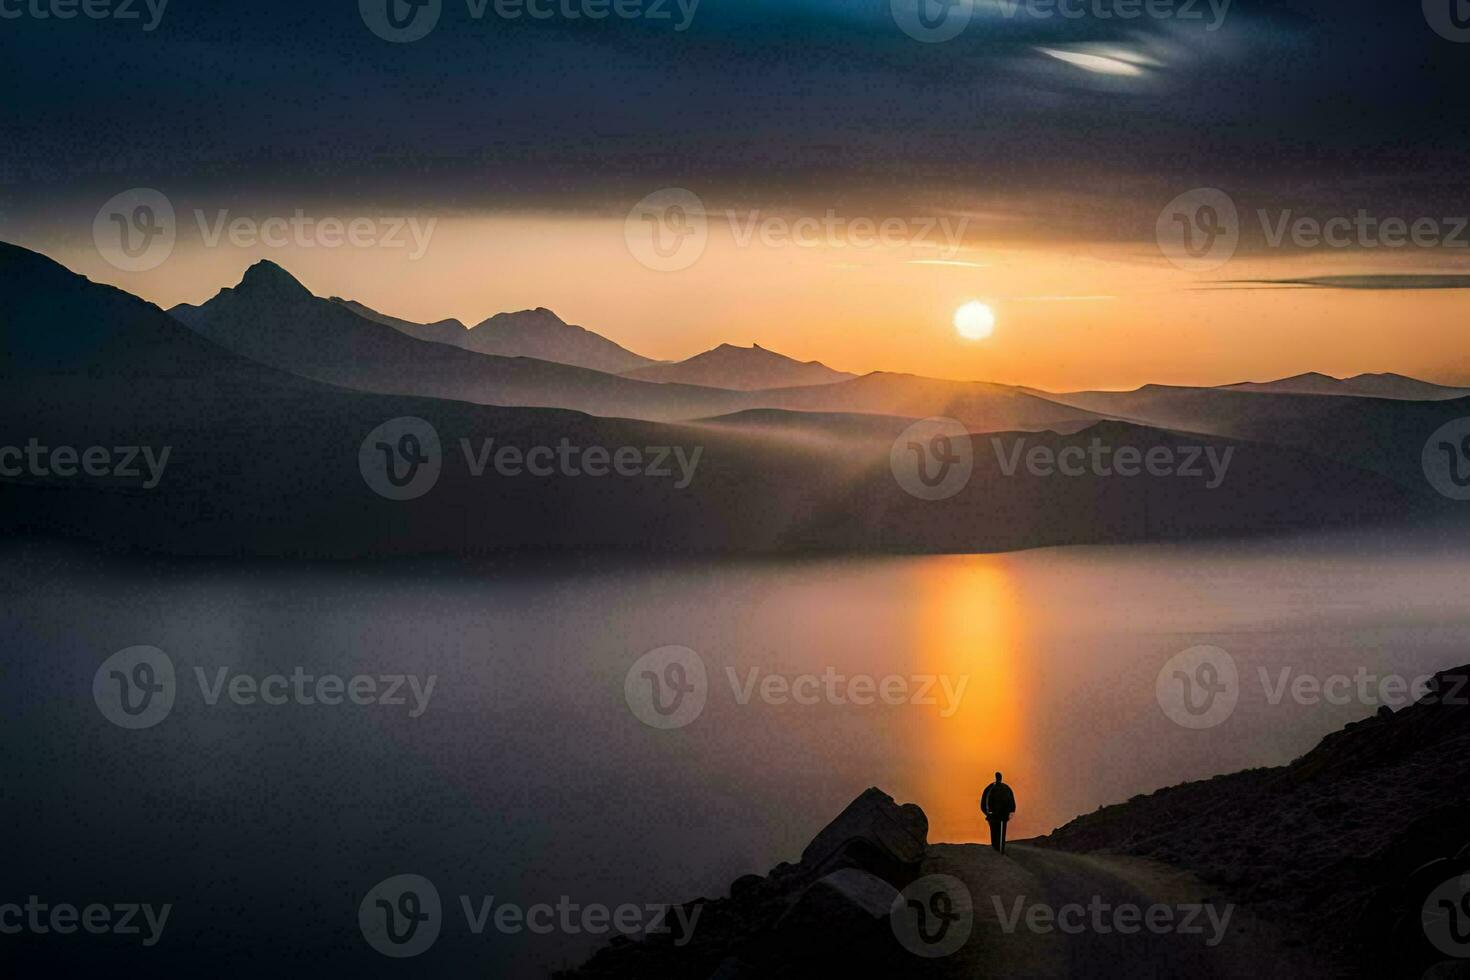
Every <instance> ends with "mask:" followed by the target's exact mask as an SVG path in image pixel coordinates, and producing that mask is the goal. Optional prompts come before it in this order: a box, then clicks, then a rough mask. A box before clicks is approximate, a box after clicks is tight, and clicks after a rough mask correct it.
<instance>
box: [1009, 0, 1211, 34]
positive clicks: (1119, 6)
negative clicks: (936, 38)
mask: <svg viewBox="0 0 1470 980" xmlns="http://www.w3.org/2000/svg"><path fill="white" fill-rule="evenodd" d="M1231 2H1232V0H995V6H996V8H997V9H999V11H1000V15H1001V16H1002V17H1004V18H1006V19H1007V20H1012V19H1014V18H1016V17H1017V16H1021V17H1023V18H1026V19H1030V20H1102V21H1111V20H1118V21H1134V20H1178V21H1203V22H1204V26H1205V30H1206V31H1211V32H1213V31H1218V30H1219V29H1220V28H1221V26H1223V25H1224V23H1225V17H1226V15H1227V14H1229V13H1230V4H1231Z"/></svg>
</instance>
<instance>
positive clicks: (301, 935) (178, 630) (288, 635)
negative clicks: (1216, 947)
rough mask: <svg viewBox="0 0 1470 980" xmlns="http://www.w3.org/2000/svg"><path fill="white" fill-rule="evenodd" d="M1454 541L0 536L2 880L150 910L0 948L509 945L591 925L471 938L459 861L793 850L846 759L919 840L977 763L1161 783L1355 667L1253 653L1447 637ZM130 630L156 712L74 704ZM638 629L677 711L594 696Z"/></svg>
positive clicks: (645, 866)
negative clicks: (649, 557) (336, 558)
mask: <svg viewBox="0 0 1470 980" xmlns="http://www.w3.org/2000/svg"><path fill="white" fill-rule="evenodd" d="M1467 557H1470V549H1461V548H1460V547H1458V546H1457V545H1456V544H1454V543H1447V542H1444V541H1435V542H1403V541H1396V542H1387V543H1385V542H1384V541H1381V540H1367V539H1342V538H1339V539H1319V540H1313V541H1308V542H1302V541H1277V542H1271V543H1265V544H1252V545H1211V546H1208V547H1176V546H1159V547H1130V548H1109V549H1058V550H1049V551H1040V552H1031V553H1025V554H1019V555H1004V556H972V557H939V558H916V559H884V560H861V561H859V560H844V561H821V562H815V561H813V562H787V563H770V564H760V563H722V564H677V565H654V566H650V565H614V564H610V563H605V562H603V563H595V564H590V565H582V566H578V567H576V568H573V569H556V570H548V569H539V570H530V571H527V570H524V569H519V570H511V569H508V568H503V567H498V566H489V565H487V566H473V567H471V566H464V565H456V564H452V563H442V564H415V565H400V566H377V567H374V568H371V569H368V570H363V569H361V568H359V567H346V566H342V567H335V566H312V567H309V568H302V567H299V566H295V567H293V566H277V565H272V566H266V565H258V566H248V567H244V568H239V567H236V568H231V567H228V566H222V565H218V564H207V565H206V564H193V565H182V566H180V565H175V566H165V565H153V564H145V565H137V564H131V563H130V564H126V565H124V564H114V563H110V562H104V561H101V560H98V559H94V558H90V557H82V556H79V555H77V554H75V553H71V552H66V551H63V550H60V549H51V548H36V547H28V548H19V547H15V548H11V549H10V550H9V551H8V552H6V553H4V554H3V555H0V585H3V588H4V590H5V594H6V596H7V600H8V601H7V603H6V605H5V611H4V613H3V619H0V657H3V659H0V667H3V676H0V739H3V744H4V747H5V749H4V753H5V768H4V779H3V785H0V801H3V807H4V813H3V816H4V823H5V825H6V826H7V828H8V832H7V835H6V838H5V853H4V855H3V865H4V867H5V874H4V878H3V880H0V889H3V891H4V894H0V903H3V902H6V901H24V900H25V898H26V896H28V895H31V894H36V895H38V896H40V897H41V898H42V900H45V901H50V902H72V903H75V904H77V905H84V904H86V903H89V902H129V901H144V902H152V903H155V904H159V903H162V902H166V901H167V902H172V903H173V905H174V910H173V912H172V914H171V917H170V919H169V922H168V925H167V928H166V931H165V933H164V938H163V940H162V942H161V943H160V944H159V945H158V946H157V947H156V948H154V949H149V950H143V949H139V948H138V944H137V943H136V942H124V941H121V940H117V939H114V938H112V937H90V936H80V935H78V936H70V937H59V936H48V937H22V938H21V939H17V940H15V941H12V942H7V943H0V956H6V957H10V958H11V965H12V967H14V968H16V970H17V972H19V973H20V975H40V970H39V968H38V967H37V964H39V963H42V962H46V963H49V964H52V965H53V966H54V965H55V964H57V963H58V962H59V963H64V964H65V963H70V964H72V965H76V966H86V965H90V964H94V963H96V962H98V961H99V959H100V957H102V956H104V955H105V956H109V957H113V958H112V959H110V960H109V961H108V962H109V963H111V964H112V965H113V967H114V968H124V969H131V968H133V967H137V968H139V969H146V968H150V967H151V968H158V969H160V971H161V972H162V971H169V970H170V969H171V968H174V967H180V966H189V967H196V968H197V967H207V968H208V969H209V970H210V971H211V973H213V974H215V975H259V974H260V973H261V972H263V971H266V970H270V971H271V972H275V973H278V974H281V975H292V976H297V975H309V974H313V973H318V974H320V971H322V970H327V969H330V970H332V971H333V973H337V972H344V971H345V970H348V969H350V970H352V971H353V972H354V973H358V974H365V975H382V976H429V975H434V976H441V975H449V974H451V973H453V974H454V975H464V976H469V975H476V976H520V975H532V976H534V975H537V974H538V972H539V971H542V970H544V969H545V968H547V967H548V966H557V965H567V964H569V963H571V962H574V961H576V960H577V959H579V958H580V957H581V956H582V955H583V954H585V952H587V950H588V949H589V948H591V947H592V946H594V945H596V944H597V943H599V942H600V941H601V940H589V939H588V938H587V937H585V936H573V937H567V936H562V935H552V936H533V935H529V934H526V933H522V934H519V935H508V934H503V933H500V932H497V931H495V929H494V928H493V926H492V927H491V928H490V929H488V930H487V931H486V932H485V933H484V934H482V935H475V934H473V933H472V932H470V930H469V929H468V928H467V927H466V925H465V921H464V917H463V914H462V913H461V911H460V908H459V896H460V895H470V896H473V897H474V901H475V902H476V903H478V902H479V901H480V900H481V899H482V898H483V897H484V896H489V895H493V896H496V902H497V903H501V902H512V903H516V904H518V905H521V906H527V905H531V904H533V903H536V902H542V901H550V902H553V903H555V902H556V901H557V900H558V899H559V898H560V897H561V896H567V897H568V898H569V899H570V900H571V901H573V902H577V903H579V904H581V905H586V904H588V903H604V904H607V905H610V906H616V905H618V904H623V903H646V902H661V901H671V900H684V899H688V898H693V897H695V896H697V895H701V894H704V895H710V896H714V895H718V894H720V893H722V892H723V889H724V886H725V885H726V884H727V883H728V882H729V881H730V880H731V879H732V878H734V877H736V876H738V875H740V874H743V873H746V872H751V871H757V872H763V871H765V870H766V869H767V868H769V867H770V866H771V865H773V864H775V863H776V862H778V861H781V860H794V859H795V858H796V857H797V856H798V855H799V853H800V849H801V847H802V846H803V845H804V844H805V842H806V841H807V840H808V839H809V838H810V837H811V836H812V834H813V833H814V832H815V831H816V830H818V829H819V828H820V827H821V826H822V824H823V823H824V822H825V821H826V820H827V819H828V818H830V817H831V816H832V815H834V814H835V813H836V812H837V811H838V810H839V809H841V807H842V806H843V805H844V804H845V803H846V802H847V801H848V800H849V799H851V798H852V797H853V796H855V795H856V794H857V793H858V792H860V791H861V790H862V789H863V788H865V787H867V786H869V785H877V786H881V787H882V788H883V789H885V790H887V791H888V792H889V793H892V794H893V795H894V796H895V797H896V798H897V799H899V800H900V801H913V802H917V803H919V804H921V805H922V806H923V807H924V809H925V811H926V812H927V813H928V814H929V817H930V822H931V832H930V837H931V839H932V840H946V841H962V840H978V839H983V824H982V823H981V822H980V821H979V818H978V811H977V807H976V800H977V799H978V796H979V793H980V790H981V788H982V786H983V784H984V782H985V781H987V780H988V778H989V775H990V773H991V772H992V771H993V770H995V769H997V768H1000V769H1004V770H1005V772H1006V776H1007V781H1008V782H1010V783H1011V784H1012V785H1013V786H1014V787H1015V788H1016V791H1017V795H1018V797H1019V803H1020V811H1019V812H1018V814H1017V816H1016V820H1015V822H1014V824H1013V828H1012V836H1013V838H1018V837H1024V836H1030V835H1033V834H1037V833H1045V832H1046V831H1048V830H1050V829H1051V828H1052V827H1054V826H1056V825H1057V824H1059V823H1062V822H1065V821H1066V820H1068V819H1070V818H1071V817H1073V816H1076V815H1077V814H1079V813H1084V812H1087V811H1090V810H1092V809H1094V808H1096V807H1097V806H1099V805H1100V804H1105V803H1111V802H1118V801H1121V800H1124V799H1126V798H1127V797H1129V796H1131V795H1133V794H1135V793H1139V792H1144V791H1148V790H1152V789H1155V788H1157V787H1160V786H1164V785H1168V784H1171V783H1175V782H1178V781H1180V780H1185V779H1191V778H1198V777H1202V776H1208V775H1211V774H1214V773H1219V772H1225V771H1230V770H1235V769H1239V768H1243V767H1247V766H1256V765H1270V764H1279V763H1283V762H1286V761H1288V760H1290V759H1291V758H1293V757H1294V756H1296V755H1298V754H1300V753H1301V752H1303V751H1305V750H1307V749H1308V748H1310V747H1311V746H1312V745H1313V744H1314V743H1315V742H1316V741H1317V740H1318V739H1319V738H1320V737H1321V736H1322V735H1323V734H1325V733H1327V732H1329V731H1331V730H1333V729H1336V728H1338V727H1340V726H1341V725H1342V724H1344V723H1345V722H1347V721H1350V720H1352V719H1355V718H1360V717H1363V716H1365V715H1367V714H1369V713H1371V712H1372V711H1373V709H1374V708H1375V707H1376V706H1377V701H1376V700H1372V699H1370V700H1369V701H1368V702H1366V703H1365V702H1364V701H1363V700H1362V699H1360V698H1358V697H1357V695H1356V691H1354V694H1353V697H1352V699H1351V703H1348V704H1315V705H1313V704H1305V703H1298V702H1297V701H1295V700H1293V699H1292V698H1291V696H1290V695H1289V694H1288V695H1287V696H1286V697H1285V698H1284V699H1282V700H1281V701H1280V703H1278V704H1272V703H1271V698H1270V692H1269V691H1268V689H1267V687H1266V686H1265V685H1263V683H1262V681H1261V679H1260V673H1259V671H1260V669H1261V668H1266V669H1267V670H1268V672H1269V673H1268V677H1269V679H1270V685H1271V686H1274V685H1276V684H1277V683H1278V682H1279V680H1280V678H1281V676H1282V675H1281V674H1280V671H1281V670H1282V669H1283V668H1289V669H1290V671H1291V673H1290V674H1289V675H1288V676H1295V674H1297V673H1307V674H1310V675H1313V676H1315V677H1319V678H1326V677H1328V676H1329V675H1333V674H1345V675H1349V676H1352V675H1355V674H1356V673H1357V672H1359V671H1360V669H1361V670H1363V671H1367V672H1370V673H1371V674H1378V675H1381V674H1384V673H1389V672H1393V673H1397V674H1400V675H1403V676H1404V677H1406V678H1411V677H1414V676H1416V675H1419V674H1422V673H1426V672H1430V671H1433V670H1436V669H1442V668H1444V667H1448V666H1452V665H1456V664H1460V663H1464V662H1467V661H1470V604H1467V602H1466V598H1467V591H1470V585H1467V583H1470V575H1467V574H1466V572H1467V569H1470V562H1467ZM138 644H147V645H152V646H155V647H158V648H160V649H162V650H163V651H165V652H166V653H167V654H168V655H169V657H170V658H171V659H172V661H173V663H174V664H175V666H176V669H177V672H178V678H179V686H178V694H177V699H176V702H175V704H174V707H173V709H172V712H171V714H169V716H168V717H167V718H166V719H165V720H164V721H163V722H162V723H160V724H158V725H157V726H155V727H152V728H149V729H146V730H140V731H128V730H124V729H122V728H119V727H116V726H114V725H112V724H111V723H109V722H108V721H107V720H106V719H105V718H104V717H103V715H102V714H101V712H100V711H99V710H98V707H97V705H96V703H94V699H93V694H92V682H93V675H94V673H95V672H96V671H97V669H98V667H99V665H100V664H101V662H102V661H103V659H104V658H106V657H107V656H108V655H109V654H111V653H113V652H114V651H117V650H120V649H122V648H125V647H130V646H134V645H138ZM1199 644H1210V645H1214V646H1218V647H1220V648H1222V649H1224V650H1226V651H1227V652H1228V653H1229V654H1230V655H1231V656H1232V657H1233V658H1234V661H1235V662H1236V664H1237V666H1238V669H1239V676H1240V688H1239V703H1238V706H1237V707H1236V709H1235V711H1234V713H1233V714H1232V715H1230V716H1229V717H1228V719H1226V720H1225V721H1224V722H1223V723H1222V724H1220V725H1218V726H1216V727H1213V728H1209V729H1202V730H1191V729H1186V728H1183V727H1181V726H1179V725H1176V724H1175V723H1173V722H1171V721H1170V720H1169V718H1168V717H1166V715H1165V713H1164V712H1163V711H1162V710H1161V708H1160V706H1159V704H1158V701H1157V698H1156V692H1155V681H1156V678H1157V676H1158V674H1159V671H1160V669H1161V668H1162V667H1163V666H1164V664H1165V662H1166V661H1168V659H1169V658H1170V657H1171V656H1173V655H1174V654H1176V653H1178V652H1179V651H1181V650H1184V649H1185V648H1188V647H1192V646H1195V645H1199ZM666 645H681V646H684V647H688V648H690V649H692V650H694V651H696V652H697V654H698V655H699V657H700V660H701V662H702V663H703V664H704V665H705V667H706V670H707V674H708V686H707V691H706V695H705V697H706V700H705V705H704V708H703V710H702V712H700V713H699V714H698V716H697V717H696V718H695V719H694V720H693V721H692V722H691V723H689V724H688V725H686V726H685V727H682V728H678V729H671V730H659V729H655V728H653V727H649V726H648V725H645V724H643V723H642V722H641V721H640V720H639V719H638V718H637V717H636V716H635V714H634V712H633V711H632V710H630V708H629V704H628V700H627V697H626V695H625V679H626V677H627V674H628V672H629V668H630V667H631V666H632V665H633V663H634V661H635V660H637V659H638V658H639V657H640V656H641V655H642V654H644V653H645V652H647V651H649V650H652V649H654V648H658V647H662V646H666ZM221 667H228V668H229V670H230V672H231V674H233V673H237V672H243V673H246V674H250V675H252V676H255V677H264V676H266V675H269V674H272V673H282V674H287V675H289V674H290V673H291V672H292V670H293V669H294V668H297V667H300V668H302V670H303V671H304V672H305V673H307V674H313V675H315V674H337V675H341V676H344V677H349V676H351V675H354V674H371V675H380V674H413V675H417V676H418V677H419V678H426V677H427V676H428V675H435V676H436V677H437V682H436V685H435V688H434V690H433V694H432V697H431V698H430V700H429V702H428V706H427V708H426V710H424V712H423V713H422V715H421V716H420V717H418V718H410V717H409V716H408V715H409V711H410V709H411V706H412V701H411V700H410V703H409V704H408V705H403V706H390V705H351V704H342V705H336V706H327V705H320V704H312V705H306V704H295V703H288V704H285V705H280V706H269V705H263V704H253V705H240V704H235V703H232V702H231V701H230V700H229V698H228V696H225V697H221V698H220V699H219V700H218V702H217V703H216V704H214V705H210V704H209V703H207V700H206V698H205V696H204V695H203V694H202V693H201V691H200V689H199V685H198V683H197V681H196V676H195V668H201V669H202V670H203V671H204V673H205V675H206V677H208V678H209V679H210V682H211V683H213V681H214V679H215V678H216V677H217V676H218V675H217V671H218V670H219V668H221ZM829 668H830V670H831V673H832V674H834V675H840V677H841V678H844V679H845V678H851V677H854V676H858V675H862V676H867V677H871V678H873V679H874V684H875V685H876V684H879V683H881V682H882V679H883V678H885V677H888V676H889V675H892V676H894V677H897V678H902V681H898V680H891V681H888V682H887V683H888V685H889V686H888V689H887V690H888V693H889V696H890V698H891V699H893V700H899V698H900V696H903V697H911V696H913V695H916V694H923V693H926V691H927V693H928V694H929V695H930V696H931V697H932V700H933V701H934V702H935V703H932V704H923V703H921V704H914V703H909V702H908V701H907V700H905V702H904V703H902V704H888V703H883V702H882V701H881V700H880V701H879V702H878V703H873V704H866V705H860V704H853V703H835V699H832V698H829V696H828V694H827V685H832V689H833V690H835V691H836V692H837V694H838V695H840V696H842V697H844V698H848V697H849V696H850V695H852V694H854V693H856V694H857V695H858V696H859V697H861V695H862V694H863V693H864V689H863V688H862V686H861V684H862V682H859V683H858V687H857V688H856V689H854V688H853V687H851V686H849V685H847V684H846V683H844V682H841V681H836V680H833V681H830V682H828V681H821V678H822V675H824V674H825V673H827V672H828V671H829ZM731 671H733V673H734V677H735V683H734V685H733V688H732V682H731V679H730V672H731ZM752 671H754V672H755V673H754V674H752ZM806 674H810V675H817V677H818V679H819V683H816V684H815V685H814V684H813V683H812V682H807V683H806V684H800V683H799V684H798V685H797V688H798V690H800V691H801V692H802V693H803V694H804V695H810V694H814V698H813V697H807V698H804V700H815V701H816V702H817V703H814V704H801V703H792V702H791V701H790V699H787V700H786V703H774V702H775V701H776V700H778V699H766V698H763V696H762V694H761V690H762V685H773V684H778V683H781V681H771V680H766V678H767V677H768V675H779V677H780V678H784V679H785V681H786V682H790V681H794V680H795V679H796V678H797V677H799V676H800V675H806ZM931 678H932V679H934V680H933V682H932V687H931V686H929V685H930V679H931ZM752 681H754V684H755V686H754V688H753V689H752V693H751V695H750V696H749V697H748V698H746V695H745V693H744V690H743V688H744V686H746V685H749V684H751V683H752ZM638 683H639V682H638V681H636V680H635V688H637V684H638ZM900 684H902V685H904V686H902V687H900V686H898V685H900ZM961 684H963V685H964V686H963V688H961V687H960V685H961ZM946 685H948V686H946ZM767 689H769V688H767ZM1376 690H1377V688H1376V687H1375V688H1373V692H1372V693H1373V697H1374V698H1376ZM961 691H962V695H961V696H959V697H958V699H957V700H956V697H955V695H956V694H957V693H958V692H961ZM1389 691H1390V693H1391V694H1392V693H1394V692H1393V689H1392V688H1390V689H1389ZM742 699H745V700H746V702H747V703H741V700H742ZM400 873H413V874H420V875H423V876H425V877H427V878H429V879H430V880H432V881H433V882H434V883H435V885H436V886H437V888H438V890H439V892H440V894H441V896H442V898H443V900H444V903H445V906H446V921H445V924H444V927H443V931H442V933H441V936H440V938H439V940H438V941H437V943H436V944H435V945H434V947H433V948H432V949H431V950H430V951H429V952H427V953H425V954H424V955H423V956H422V957H420V958H419V959H417V960H413V961H407V962H399V961H394V960H390V959H386V958H384V957H381V956H379V955H378V954H376V953H375V952H373V951H372V950H371V949H369V948H368V947H367V945H366V944H365V942H364V940H363V938H362V936H361V934H360V932H359V930H358V926H357V907H358V903H359V902H360V901H361V899H362V897H363V896H364V894H365V893H366V892H367V890H368V889H369V888H371V887H372V886H373V885H374V884H375V883H377V882H378V881H380V880H381V879H384V878H386V877H388V876H390V875H394V874H400ZM49 972H56V971H55V970H54V969H53V970H51V971H49Z"/></svg>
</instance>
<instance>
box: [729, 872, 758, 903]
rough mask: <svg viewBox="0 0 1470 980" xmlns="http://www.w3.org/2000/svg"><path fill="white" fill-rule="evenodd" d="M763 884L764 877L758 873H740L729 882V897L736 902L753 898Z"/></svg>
mask: <svg viewBox="0 0 1470 980" xmlns="http://www.w3.org/2000/svg"><path fill="white" fill-rule="evenodd" d="M765 884H766V879H764V878H762V877H761V876H760V875H741V876H740V877H739V878H736V879H735V880H734V881H733V882H731V883H730V897H731V898H733V899H734V900H735V901H737V902H743V901H745V900H746V899H750V898H755V897H756V896H757V895H759V894H760V892H761V890H762V888H763V886H764V885H765Z"/></svg>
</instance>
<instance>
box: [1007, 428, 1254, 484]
mask: <svg viewBox="0 0 1470 980" xmlns="http://www.w3.org/2000/svg"><path fill="white" fill-rule="evenodd" d="M990 445H991V448H992V449H994V451H995V459H996V462H997V463H998V464H999V465H1000V471H1001V473H1002V474H1004V475H1005V476H1015V475H1016V473H1017V472H1018V471H1019V469H1020V467H1021V464H1022V462H1023V461H1024V463H1025V465H1026V472H1027V473H1029V474H1031V475H1032V476H1053V475H1060V476H1071V477H1076V476H1100V477H1109V476H1121V477H1134V476H1143V475H1148V476H1158V477H1166V476H1172V477H1183V478H1185V479H1202V480H1204V481H1205V484H1204V485H1205V489H1206V490H1214V489H1216V488H1217V487H1219V486H1220V484H1222V483H1224V482H1225V474H1226V473H1227V472H1228V471H1229V469H1230V460H1231V458H1232V457H1233V456H1234V455H1235V447H1234V446H1226V447H1225V449H1224V450H1223V451H1221V450H1218V449H1216V447H1214V446H1149V447H1147V448H1142V447H1139V446H1116V447H1114V446H1109V445H1106V444H1105V443H1104V442H1103V441H1102V440H1101V439H1100V438H1098V437H1096V436H1094V437H1093V438H1092V440H1091V441H1090V442H1089V443H1088V444H1087V447H1086V448H1083V447H1082V446H1066V447H1063V448H1062V449H1052V448H1051V447H1050V446H1032V447H1031V448H1030V449H1029V450H1027V449H1026V440H1025V438H1024V437H1022V438H1018V439H1016V440H1015V441H1014V442H1013V443H1012V444H1011V448H1010V449H1009V450H1008V449H1006V448H1005V446H1004V444H1003V443H1002V442H1001V440H1000V439H997V438H992V439H991V440H990ZM1023 454H1024V455H1023ZM1206 465H1208V466H1209V473H1208V474H1207V473H1206V472H1205V466H1206Z"/></svg>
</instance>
